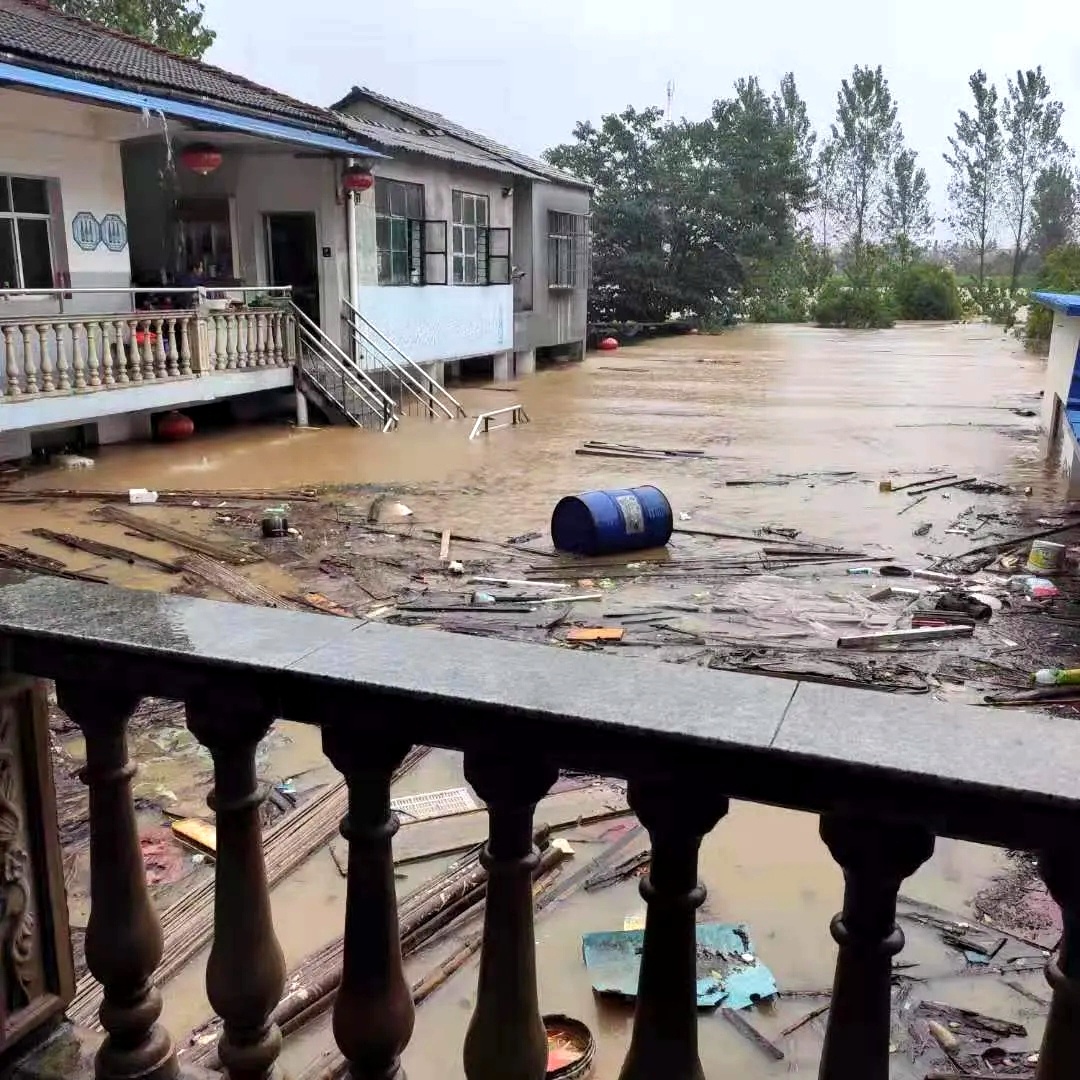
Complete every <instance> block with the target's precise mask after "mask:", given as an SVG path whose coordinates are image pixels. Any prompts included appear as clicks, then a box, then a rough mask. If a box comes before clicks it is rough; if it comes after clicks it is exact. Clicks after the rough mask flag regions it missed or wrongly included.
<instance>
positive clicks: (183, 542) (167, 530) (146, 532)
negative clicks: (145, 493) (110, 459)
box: [96, 505, 262, 566]
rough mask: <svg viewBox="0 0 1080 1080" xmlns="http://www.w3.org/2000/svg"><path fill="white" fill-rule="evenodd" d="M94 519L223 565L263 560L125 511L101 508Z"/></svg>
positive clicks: (255, 554) (218, 542)
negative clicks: (122, 527) (217, 560)
mask: <svg viewBox="0 0 1080 1080" xmlns="http://www.w3.org/2000/svg"><path fill="white" fill-rule="evenodd" d="M96 513H97V516H98V517H100V518H102V519H103V520H105V521H112V522H114V523H115V524H117V525H123V526H124V528H125V529H130V530H131V531H132V532H136V533H140V534H141V535H143V536H149V537H150V538H151V539H153V540H164V541H165V542H166V543H168V544H175V545H176V546H177V547H181V548H186V549H187V550H188V551H194V552H196V553H197V554H199V555H207V556H209V557H210V558H211V559H220V560H221V561H222V562H227V563H231V564H232V565H234V566H244V565H246V564H247V563H253V562H261V561H262V556H261V555H259V554H257V553H255V552H253V551H251V550H250V549H248V548H246V547H241V546H240V545H239V544H230V543H226V542H223V541H218V540H207V539H206V538H204V537H202V536H195V535H194V534H193V533H187V532H183V531H182V530H180V529H174V528H172V526H170V525H165V524H163V523H162V522H159V521H154V520H152V519H151V518H148V517H143V516H141V515H139V514H133V513H131V512H130V511H128V510H121V509H120V507H118V506H111V505H110V506H103V507H101V508H100V509H99V510H98V511H96Z"/></svg>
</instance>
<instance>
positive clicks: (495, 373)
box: [491, 351, 514, 382]
mask: <svg viewBox="0 0 1080 1080" xmlns="http://www.w3.org/2000/svg"><path fill="white" fill-rule="evenodd" d="M513 372H514V354H513V353H512V352H509V351H507V352H501V353H496V354H495V355H494V357H493V358H492V367H491V378H492V379H493V380H494V381H495V382H509V381H510V380H511V378H513Z"/></svg>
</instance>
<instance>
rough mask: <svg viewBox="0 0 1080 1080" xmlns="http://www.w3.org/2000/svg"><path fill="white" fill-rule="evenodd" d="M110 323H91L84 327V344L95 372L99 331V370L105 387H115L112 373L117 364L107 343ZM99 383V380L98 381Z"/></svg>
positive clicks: (113, 353)
mask: <svg viewBox="0 0 1080 1080" xmlns="http://www.w3.org/2000/svg"><path fill="white" fill-rule="evenodd" d="M111 325H112V323H109V322H92V323H87V325H86V343H87V347H88V348H89V349H90V350H91V355H92V357H93V360H94V365H95V371H96V370H97V365H98V363H99V361H98V351H97V347H98V331H99V330H100V331H101V360H100V364H101V368H102V371H103V372H104V379H103V381H104V383H105V385H106V386H115V385H116V375H115V374H114V372H113V369H114V367H115V366H116V363H117V354H116V352H114V351H113V347H112V342H111V341H109V327H110V326H111ZM99 381H101V380H99Z"/></svg>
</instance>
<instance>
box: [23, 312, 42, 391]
mask: <svg viewBox="0 0 1080 1080" xmlns="http://www.w3.org/2000/svg"><path fill="white" fill-rule="evenodd" d="M22 339H23V376H24V378H25V382H26V392H27V393H28V394H36V393H37V392H38V381H37V376H38V369H37V362H36V361H35V360H34V328H33V326H32V325H31V324H30V323H23V325H22Z"/></svg>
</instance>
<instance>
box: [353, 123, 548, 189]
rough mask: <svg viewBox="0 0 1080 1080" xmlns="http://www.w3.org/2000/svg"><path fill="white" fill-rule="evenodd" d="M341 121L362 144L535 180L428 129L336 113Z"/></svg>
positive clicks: (460, 142)
mask: <svg viewBox="0 0 1080 1080" xmlns="http://www.w3.org/2000/svg"><path fill="white" fill-rule="evenodd" d="M338 116H340V118H341V120H342V121H343V122H344V124H345V125H346V126H347V127H348V128H349V129H350V130H351V131H352V132H353V133H354V134H356V135H359V136H360V137H362V138H363V139H364V141H365V142H366V143H374V144H377V145H378V146H380V147H383V148H385V149H387V150H406V151H411V152H412V153H414V154H426V155H428V156H430V157H434V158H439V159H440V160H442V161H452V162H454V163H455V164H458V165H469V166H472V167H473V168H477V169H488V170H494V171H496V172H500V173H506V174H507V175H509V176H524V177H528V178H529V179H535V173H532V172H529V171H528V170H527V169H521V168H518V167H517V166H516V165H511V164H509V163H508V162H506V161H504V160H502V159H499V158H494V157H492V155H491V154H485V153H484V152H483V151H482V150H478V149H476V148H475V147H472V146H470V145H469V144H468V143H464V142H462V141H461V140H460V139H453V138H450V137H449V136H446V135H443V134H441V133H438V132H432V131H430V130H428V131H425V132H424V133H421V132H416V131H410V130H409V129H408V128H403V127H394V126H392V125H390V124H384V123H380V122H379V121H377V120H370V119H368V118H366V117H361V116H353V115H351V114H350V113H338Z"/></svg>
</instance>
